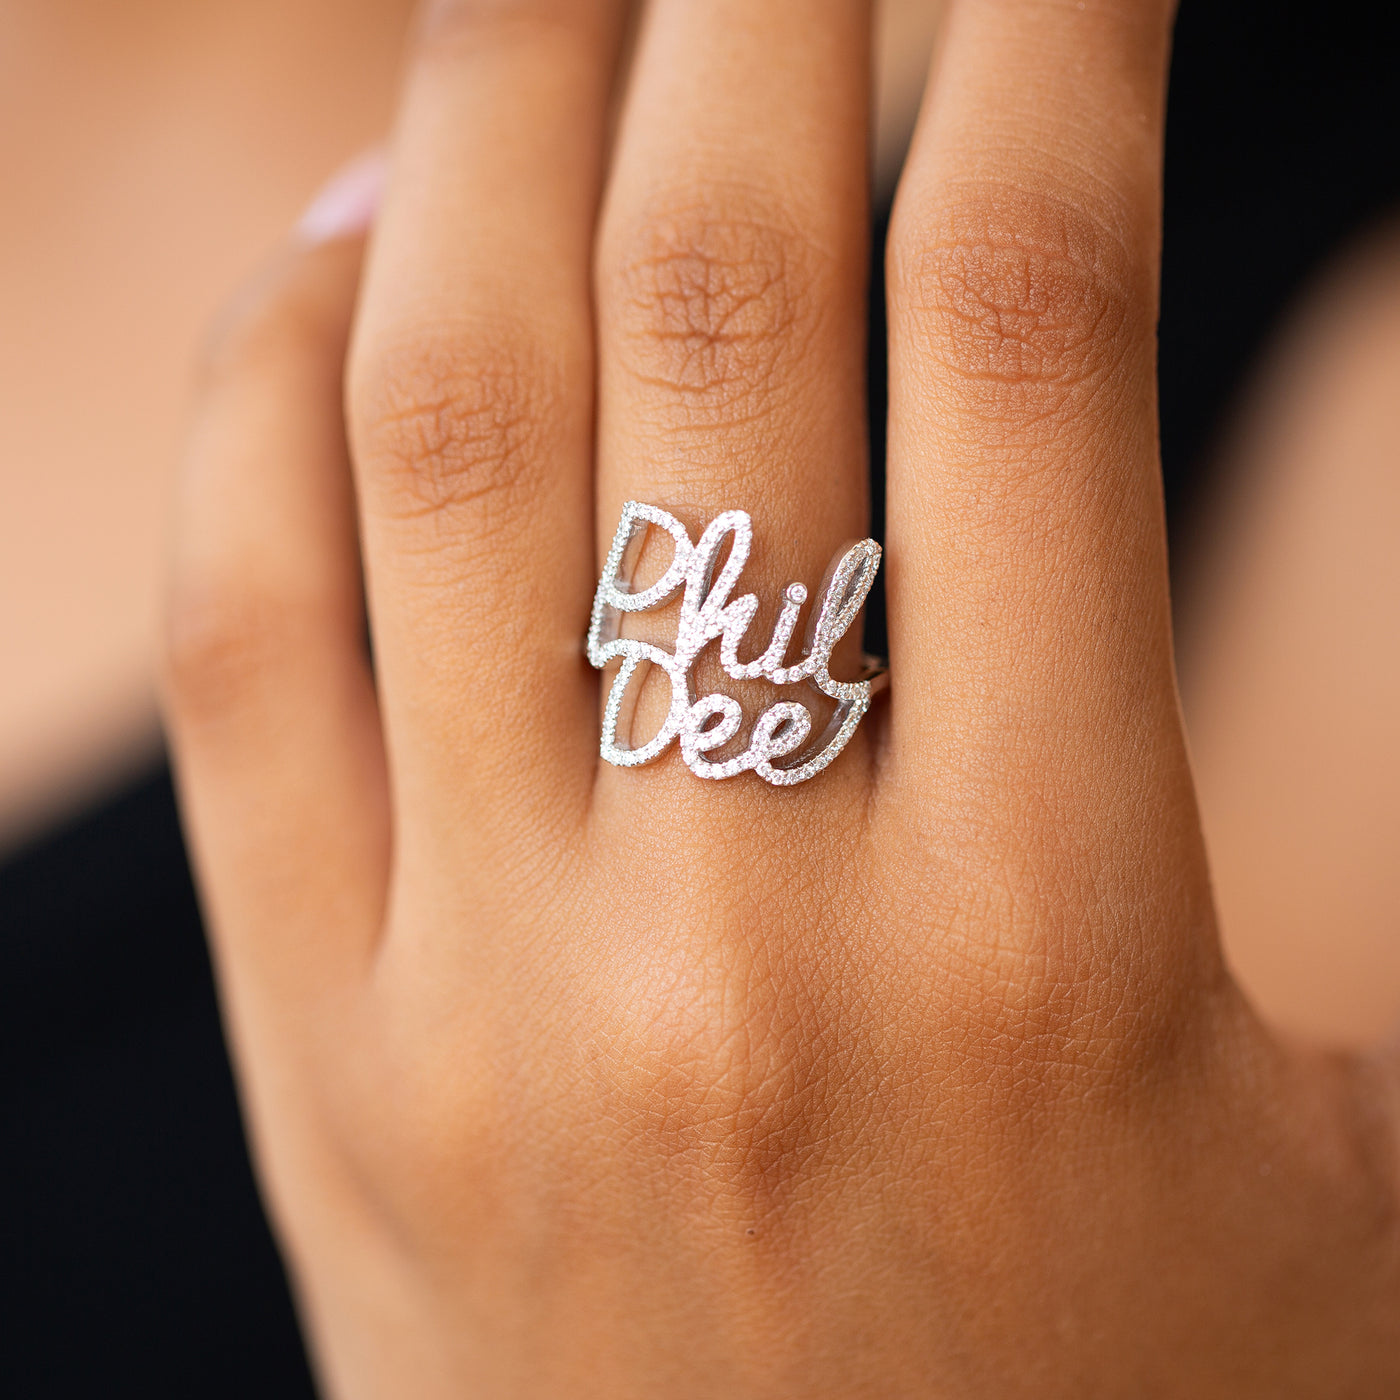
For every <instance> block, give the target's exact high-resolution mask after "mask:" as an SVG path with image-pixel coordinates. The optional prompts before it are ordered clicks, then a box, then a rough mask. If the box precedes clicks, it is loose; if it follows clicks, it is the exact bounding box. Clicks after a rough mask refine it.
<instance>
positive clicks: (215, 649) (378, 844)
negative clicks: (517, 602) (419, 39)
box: [165, 190, 389, 997]
mask: <svg viewBox="0 0 1400 1400" xmlns="http://www.w3.org/2000/svg"><path fill="white" fill-rule="evenodd" d="M344 193H345V191H344V190H342V194H344ZM350 193H351V195H352V197H353V191H351V192H350ZM344 213H345V209H344V207H343V202H342V208H341V214H342V216H343V215H344ZM360 253H361V241H360V239H359V238H358V237H357V238H354V239H350V240H346V239H340V240H336V241H334V242H331V243H329V244H326V245H325V246H320V247H315V248H307V247H305V246H297V247H296V248H294V249H293V250H292V251H290V252H288V253H286V254H284V255H283V256H282V257H281V258H280V259H279V261H278V263H277V265H276V266H275V267H274V268H273V269H272V270H271V271H270V272H269V273H268V274H266V275H265V276H264V277H263V278H262V279H261V280H260V281H259V282H258V284H257V285H256V286H255V287H253V288H252V289H250V291H249V292H248V293H246V294H245V296H244V299H243V301H242V302H241V303H240V305H239V306H238V308H237V309H236V312H235V314H234V315H233V316H232V318H231V320H230V322H229V324H228V325H227V326H226V327H225V329H224V330H223V332H222V334H221V335H220V338H219V342H218V345H217V347H216V348H215V350H214V351H213V353H212V355H211V357H210V362H209V365H208V368H207V370H206V373H205V383H204V388H203V392H202V395H201V400H200V403H199V406H198V412H197V415H196V420H195V425H194V431H193V434H192V437H191V441H190V446H189V450H188V452H187V455H186V460H185V467H184V474H183V479H182V486H181V493H180V501H179V510H178V528H177V532H176V547H175V558H174V568H173V575H172V584H171V595H170V604H169V627H168V637H169V641H168V653H167V666H166V672H167V676H166V684H165V691H166V703H167V713H168V717H169V723H170V732H171V738H172V741H173V745H174V752H175V758H176V762H177V769H178V776H179V782H180V789H181V794H182V799H183V805H184V810H185V815H186V820H187V824H188V827H189V830H190V833H191V837H192V845H193V851H194V856H195V860H196V864H197V866H198V868H199V872H200V875H201V886H202V890H203V893H204V896H205V900H206V905H207V909H208V913H209V915H210V922H211V928H212V932H213V934H214V936H215V942H216V946H217V948H218V949H219V952H220V955H221V960H222V961H223V962H224V963H225V964H226V972H227V974H228V979H229V982H228V985H230V986H231V988H232V990H233V993H234V995H235V997H238V996H240V995H241V992H242V989H243V988H245V987H246V986H247V985H248V984H250V983H256V984H257V985H258V986H260V987H264V988H266V987H272V988H278V987H281V986H284V985H286V984H289V983H291V984H294V985H295V986H297V987H298V988H302V989H303V990H304V989H308V988H317V987H323V986H326V985H333V984H334V983H335V982H336V981H338V980H340V978H341V977H343V976H344V975H346V974H348V973H349V972H351V971H352V970H353V969H355V968H357V967H359V966H361V965H362V963H363V960H364V959H365V958H366V957H367V955H368V953H369V950H370V949H371V947H372V946H373V943H374V938H375V933H376V930H377V926H378V919H379V915H380V912H381V911H382V907H383V902H384V885H385V880H386V869H387V862H388V856H389V849H388V824H387V806H386V798H385V789H384V758H383V750H382V745H381V739H380V728H379V714H378V708H377V705H376V702H375V696H374V687H373V682H372V679H371V675H370V670H369V665H368V661H367V657H366V652H365V647H364V641H363V639H364V618H363V609H362V604H361V576H360V567H359V556H358V549H357V545H356V537H355V526H354V509H353V500H352V491H351V479H350V470H349V462H348V457H347V452H346V445H345V435H344V427H343V416H342V407H341V376H342V373H343V367H344V358H345V344H346V340H347V337H348V333H349V326H350V319H351V313H352V308H353V305H354V296H355V287H356V284H357V280H358V274H359V266H360Z"/></svg>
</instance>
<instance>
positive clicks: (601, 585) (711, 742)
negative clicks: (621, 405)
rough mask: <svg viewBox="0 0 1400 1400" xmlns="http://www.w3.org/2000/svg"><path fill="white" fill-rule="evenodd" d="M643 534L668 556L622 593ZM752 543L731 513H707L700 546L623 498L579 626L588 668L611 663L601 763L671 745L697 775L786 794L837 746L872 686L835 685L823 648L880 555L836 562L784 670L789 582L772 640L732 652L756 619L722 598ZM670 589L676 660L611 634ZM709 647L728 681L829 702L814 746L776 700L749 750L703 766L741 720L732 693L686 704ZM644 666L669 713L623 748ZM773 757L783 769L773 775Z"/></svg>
mask: <svg viewBox="0 0 1400 1400" xmlns="http://www.w3.org/2000/svg"><path fill="white" fill-rule="evenodd" d="M650 526H656V527H657V528H659V529H662V530H665V531H666V533H667V534H668V535H670V537H671V539H672V541H673V542H674V543H675V554H674V556H673V557H672V559H671V563H670V566H669V567H668V568H667V570H666V572H665V573H664V574H662V576H661V577H660V578H659V579H658V580H657V581H656V582H655V583H653V584H652V585H651V586H650V587H649V588H644V589H642V590H641V591H640V592H637V593H633V592H632V591H631V580H632V573H633V570H634V569H635V567H636V564H637V560H638V557H639V556H640V554H641V545H642V542H643V540H644V539H645V537H646V533H647V530H648V528H649V527H650ZM731 535H732V536H733V540H732V543H731V544H730V547H729V556H728V558H727V559H725V561H724V565H723V567H722V568H719V567H718V566H719V559H720V555H721V553H722V552H723V550H724V545H725V541H726V538H727V537H728V536H731ZM752 543H753V524H752V522H751V521H750V519H749V516H748V514H747V512H745V511H742V510H727V511H725V512H724V513H723V514H721V515H717V516H716V517H715V518H714V519H713V520H712V521H711V522H710V523H709V525H708V526H707V527H706V529H705V531H704V533H703V534H702V535H701V536H700V540H699V543H692V541H691V538H690V535H689V533H688V532H687V530H686V528H685V526H684V525H682V524H681V523H680V521H679V520H677V519H676V517H675V516H674V515H671V514H670V513H669V512H667V511H664V510H661V509H659V508H658V507H656V506H649V505H643V504H642V503H641V502H639V501H628V502H627V504H626V505H625V506H624V507H623V508H622V519H621V520H620V521H619V522H618V527H617V533H616V534H615V535H614V536H613V542H612V548H611V549H610V550H609V551H608V557H607V562H606V563H605V564H604V565H603V576H602V578H601V579H599V581H598V591H597V593H596V594H595V595H594V597H593V616H592V619H591V621H590V623H589V627H588V659H589V661H590V662H591V663H592V664H593V665H594V666H596V667H598V668H599V669H600V670H601V669H602V668H603V667H604V666H606V665H607V664H608V662H609V661H611V660H613V659H614V658H615V657H621V658H622V666H621V667H620V668H619V670H618V673H617V675H616V676H615V677H614V678H613V683H612V686H611V688H610V689H609V690H608V699H607V704H606V705H605V706H604V709H603V735H602V742H601V744H600V746H599V747H600V752H601V753H602V756H603V758H604V759H605V760H606V761H607V762H609V763H614V764H617V765H618V766H619V767H624V768H627V767H634V766H636V765H637V764H641V763H650V762H651V761H652V760H653V759H654V758H659V757H660V756H661V754H662V753H663V752H664V751H665V750H666V748H667V746H668V745H669V744H670V743H671V741H672V740H673V739H678V740H679V741H680V749H681V755H682V757H683V758H684V759H685V762H686V764H687V766H688V767H689V768H690V771H691V772H692V773H694V774H696V776H697V777H701V778H732V777H734V776H735V774H738V773H743V772H745V771H746V770H748V769H750V768H751V769H753V771H754V772H755V773H757V774H758V776H759V777H760V778H762V779H763V780H764V781H765V782H769V783H772V784H774V785H775V786H777V787H791V786H792V785H793V784H795V783H802V782H806V781H807V779H808V778H813V777H815V776H816V775H817V774H818V773H820V772H821V771H822V769H823V768H825V767H826V766H827V764H829V763H830V762H831V761H832V759H834V758H835V757H836V755H837V754H839V753H840V752H841V750H842V749H844V748H845V747H846V744H847V742H848V741H849V740H850V737H851V735H852V734H854V733H855V730H856V726H857V725H858V724H859V723H860V721H861V718H862V716H864V714H865V712H866V710H867V709H869V707H870V697H871V693H872V689H873V680H874V679H875V678H874V677H873V676H867V677H866V678H863V679H861V680H856V681H837V680H833V679H832V678H831V672H830V670H829V669H828V668H829V666H830V664H831V652H832V649H833V648H834V647H835V646H836V644H837V643H838V642H839V641H840V640H841V638H842V637H843V636H845V634H846V632H847V631H848V630H849V629H850V626H851V624H852V623H853V622H854V621H855V619H856V616H857V614H858V613H859V612H860V610H861V607H862V606H863V605H864V603H865V599H866V595H867V594H868V593H869V592H870V588H871V585H872V584H873V583H874V582H875V572H876V570H877V569H878V568H879V567H880V546H879V545H878V544H876V543H875V541H874V540H861V541H860V543H859V544H854V545H852V546H851V547H850V548H849V549H847V550H846V551H845V552H844V553H843V554H841V555H839V556H838V558H837V559H836V561H835V563H834V565H833V567H832V569H831V571H830V573H829V575H828V580H827V584H826V590H825V593H824V594H823V597H822V600H821V606H820V609H819V611H818V612H817V616H816V621H815V622H814V623H813V624H812V627H811V629H810V631H809V638H808V642H807V645H806V647H805V648H804V651H803V655H802V659H801V660H800V661H797V662H795V663H794V664H792V665H788V664H787V662H786V659H785V658H786V656H787V650H788V646H789V644H790V643H791V641H792V634H793V630H794V629H795V627H796V626H797V617H798V613H799V612H800V611H801V609H802V605H803V604H804V603H805V602H806V601H807V590H806V588H804V587H803V586H802V584H800V583H793V584H789V585H788V587H787V590H786V592H785V593H784V595H783V597H784V601H783V607H782V612H781V613H780V614H779V616H778V621H777V623H776V625H775V626H774V628H773V636H772V640H771V641H770V642H769V643H768V646H767V648H766V649H765V650H764V652H763V654H762V655H761V656H759V657H757V658H755V659H754V660H752V661H740V660H739V645H740V643H741V642H742V641H743V639H744V634H745V633H746V632H747V631H748V628H749V624H750V623H751V622H752V621H753V616H754V613H755V612H756V611H757V610H758V598H757V597H756V596H755V595H754V594H752V593H745V594H743V595H742V596H741V597H738V598H730V596H729V595H730V594H731V593H732V592H733V591H734V587H735V585H736V584H737V583H738V581H739V574H740V572H741V571H742V570H743V567H744V564H745V563H746V562H747V560H748V557H749V550H750V547H751V546H752ZM680 589H684V593H683V594H682V597H681V615H680V622H679V623H678V625H677V627H676V649H675V651H667V650H666V649H665V648H664V647H659V646H655V645H653V644H652V643H650V642H643V641H638V640H636V639H634V638H630V637H622V636H619V635H618V633H619V631H620V629H621V625H622V614H623V613H629V612H646V611H648V610H649V609H651V608H656V607H660V606H661V605H662V604H663V603H665V602H667V601H668V600H669V599H670V598H671V597H673V596H674V594H675V593H676V592H677V590H680ZM716 639H718V640H719V654H720V664H721V665H722V666H723V667H724V670H725V671H726V672H727V673H728V674H729V675H730V676H732V677H733V678H734V679H735V680H755V679H760V678H762V679H764V680H768V681H771V682H772V683H773V684H774V685H794V684H796V683H798V682H802V681H805V682H807V683H808V684H810V685H812V686H814V687H815V688H816V689H817V690H819V691H820V692H821V693H822V694H823V695H826V696H829V697H830V698H831V699H832V700H834V701H835V702H836V709H835V713H834V714H833V715H832V717H831V721H830V723H828V725H827V726H826V729H825V730H824V732H823V733H822V734H821V735H820V737H819V738H818V739H817V741H816V742H815V744H808V743H807V739H808V737H809V735H810V733H811V729H812V716H811V714H810V712H809V711H808V709H807V707H806V706H805V705H802V704H799V703H797V702H795V701H791V700H780V701H778V702H777V703H775V704H773V705H771V706H769V708H768V709H766V710H764V711H763V713H762V714H760V715H759V716H758V718H757V720H755V722H754V725H753V731H752V734H751V736H750V739H749V745H748V748H747V749H745V750H744V752H743V753H741V754H740V755H738V757H736V758H729V759H724V760H719V761H716V760H711V759H709V758H707V757H706V755H707V754H708V753H711V752H712V751H713V750H715V749H718V748H720V747H721V746H722V745H724V744H727V743H728V742H729V741H730V740H731V739H732V738H733V737H734V736H735V735H736V734H737V733H738V732H739V726H740V724H741V723H742V722H743V711H742V709H741V707H740V705H739V702H738V701H737V700H735V699H734V698H733V697H732V696H728V695H722V694H718V693H715V694H711V695H703V696H701V697H700V698H699V699H698V700H697V699H696V698H695V695H694V694H693V691H692V684H691V677H690V671H691V667H692V665H693V664H694V662H695V658H696V656H697V655H698V654H699V653H700V650H701V648H702V647H704V646H705V645H706V644H708V643H709V642H712V641H714V640H716ZM650 666H660V667H661V668H662V670H664V671H665V672H666V674H667V676H668V677H669V678H670V682H671V705H670V709H669V711H668V712H667V715H666V719H665V721H664V723H663V724H662V725H661V728H660V729H659V730H658V731H657V732H656V734H655V735H653V737H652V738H651V739H650V740H648V742H647V743H645V744H643V745H641V747H639V748H635V749H634V748H631V747H629V746H628V745H627V744H625V743H623V742H622V741H620V740H619V738H618V730H619V727H621V728H622V731H623V732H624V733H628V732H630V729H631V722H632V715H633V711H634V709H635V706H636V699H637V694H638V693H639V692H640V690H641V685H642V681H643V679H644V678H645V675H646V672H647V669H648V667H650ZM716 720H717V721H718V722H714V721H716ZM804 746H805V747H804ZM780 759H785V760H787V762H786V763H785V764H783V765H782V766H779V762H778V761H779V760H780Z"/></svg>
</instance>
